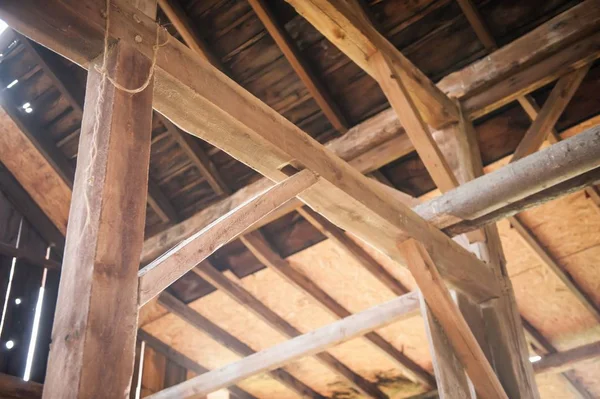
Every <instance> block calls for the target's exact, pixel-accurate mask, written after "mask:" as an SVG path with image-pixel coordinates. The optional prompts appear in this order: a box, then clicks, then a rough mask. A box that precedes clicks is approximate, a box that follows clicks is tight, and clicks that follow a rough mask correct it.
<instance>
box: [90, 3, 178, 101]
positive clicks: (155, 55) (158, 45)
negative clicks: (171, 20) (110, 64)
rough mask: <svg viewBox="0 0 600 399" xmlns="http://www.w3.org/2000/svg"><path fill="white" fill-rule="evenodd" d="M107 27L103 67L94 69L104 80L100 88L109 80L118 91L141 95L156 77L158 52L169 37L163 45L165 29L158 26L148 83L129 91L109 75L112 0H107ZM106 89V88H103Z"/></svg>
mask: <svg viewBox="0 0 600 399" xmlns="http://www.w3.org/2000/svg"><path fill="white" fill-rule="evenodd" d="M105 18H106V25H105V29H104V53H103V56H102V66H101V67H98V66H97V65H96V66H95V67H94V68H95V69H96V71H98V72H99V73H100V74H102V80H103V82H101V84H100V86H104V85H103V83H104V79H108V81H109V82H110V83H111V84H112V85H113V86H114V87H115V88H117V89H118V90H121V91H124V92H126V93H129V94H137V93H141V92H142V91H144V90H146V88H147V87H148V85H150V82H151V81H152V77H153V76H154V70H155V68H156V60H157V58H158V50H159V49H160V48H161V47H164V46H165V45H166V44H167V43H168V42H169V39H168V36H167V40H165V41H164V42H163V43H159V39H160V30H161V28H162V29H165V28H164V27H162V26H161V25H160V24H156V40H155V42H154V45H153V46H152V64H151V65H150V70H149V71H148V78H147V79H146V81H145V82H144V83H143V84H142V85H141V86H140V87H138V88H136V89H128V88H126V87H125V86H123V85H121V84H120V83H119V82H117V81H116V80H115V79H113V78H112V77H111V76H110V75H109V74H108V69H107V67H106V65H107V61H108V49H109V44H108V41H109V36H110V35H109V28H110V0H106V15H105ZM102 88H104V87H102Z"/></svg>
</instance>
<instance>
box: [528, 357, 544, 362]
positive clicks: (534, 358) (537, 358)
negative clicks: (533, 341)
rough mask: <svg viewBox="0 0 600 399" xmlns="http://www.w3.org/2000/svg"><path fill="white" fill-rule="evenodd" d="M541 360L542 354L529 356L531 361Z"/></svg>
mask: <svg viewBox="0 0 600 399" xmlns="http://www.w3.org/2000/svg"><path fill="white" fill-rule="evenodd" d="M540 360H542V357H541V356H530V357H529V361H530V362H531V363H535V362H539V361H540Z"/></svg>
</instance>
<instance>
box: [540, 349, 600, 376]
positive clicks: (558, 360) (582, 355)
mask: <svg viewBox="0 0 600 399" xmlns="http://www.w3.org/2000/svg"><path fill="white" fill-rule="evenodd" d="M598 357H600V343H599V342H593V343H591V344H587V345H583V346H579V347H577V348H573V349H569V350H566V351H562V352H557V353H552V354H549V355H546V356H543V357H542V360H540V361H538V362H535V363H534V364H533V369H534V370H535V372H536V374H542V373H562V372H564V371H567V370H570V369H572V368H574V367H576V366H577V365H579V363H582V362H585V361H588V360H592V359H596V358H598Z"/></svg>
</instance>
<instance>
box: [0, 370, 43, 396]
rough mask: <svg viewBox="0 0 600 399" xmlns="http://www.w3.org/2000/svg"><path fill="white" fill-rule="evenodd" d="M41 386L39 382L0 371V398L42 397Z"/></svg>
mask: <svg viewBox="0 0 600 399" xmlns="http://www.w3.org/2000/svg"><path fill="white" fill-rule="evenodd" d="M42 388H43V385H42V384H40V383H37V382H34V381H23V380H22V379H21V378H19V377H15V376H12V375H8V374H4V373H0V398H6V399H39V398H41V397H42Z"/></svg>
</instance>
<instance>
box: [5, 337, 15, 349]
mask: <svg viewBox="0 0 600 399" xmlns="http://www.w3.org/2000/svg"><path fill="white" fill-rule="evenodd" d="M14 347H15V341H13V340H12V339H11V340H10V341H6V348H7V349H12V348H14Z"/></svg>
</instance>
